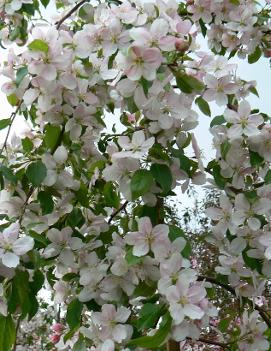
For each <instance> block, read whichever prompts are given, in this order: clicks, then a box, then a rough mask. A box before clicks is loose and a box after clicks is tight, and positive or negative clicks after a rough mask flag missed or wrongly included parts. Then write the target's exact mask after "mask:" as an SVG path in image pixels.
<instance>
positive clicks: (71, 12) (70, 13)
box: [56, 0, 88, 29]
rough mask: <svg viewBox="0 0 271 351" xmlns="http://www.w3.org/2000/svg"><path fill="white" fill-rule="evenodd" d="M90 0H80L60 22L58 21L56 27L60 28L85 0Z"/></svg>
mask: <svg viewBox="0 0 271 351" xmlns="http://www.w3.org/2000/svg"><path fill="white" fill-rule="evenodd" d="M87 1H88V0H81V1H79V2H78V3H77V4H76V5H75V6H74V7H73V8H72V9H71V10H70V11H69V12H67V13H66V15H65V16H63V17H62V18H61V19H60V20H59V21H58V22H56V29H59V28H60V26H61V24H62V23H63V22H65V21H66V19H68V18H69V17H70V16H71V15H72V14H73V13H74V12H75V11H77V10H78V9H79V7H81V6H82V5H83V4H84V3H85V2H87Z"/></svg>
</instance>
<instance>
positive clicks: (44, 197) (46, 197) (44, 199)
mask: <svg viewBox="0 0 271 351" xmlns="http://www.w3.org/2000/svg"><path fill="white" fill-rule="evenodd" d="M38 200H39V203H40V207H41V210H42V215H46V214H48V213H52V212H53V209H54V201H53V198H52V195H51V194H50V193H49V192H46V191H40V192H39V193H38Z"/></svg>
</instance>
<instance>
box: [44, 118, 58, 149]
mask: <svg viewBox="0 0 271 351" xmlns="http://www.w3.org/2000/svg"><path fill="white" fill-rule="evenodd" d="M60 135H61V128H60V126H58V125H55V124H47V126H46V127H45V135H44V142H45V145H46V147H47V148H48V149H50V150H51V151H53V150H55V148H56V146H57V144H58V141H59V137H60Z"/></svg>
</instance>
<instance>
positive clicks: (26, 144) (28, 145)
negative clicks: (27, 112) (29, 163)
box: [22, 137, 34, 153]
mask: <svg viewBox="0 0 271 351" xmlns="http://www.w3.org/2000/svg"><path fill="white" fill-rule="evenodd" d="M22 146H23V149H24V152H25V153H29V152H30V151H32V150H33V147H34V145H33V143H32V141H31V139H29V138H28V137H25V138H24V139H22Z"/></svg>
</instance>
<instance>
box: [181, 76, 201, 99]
mask: <svg viewBox="0 0 271 351" xmlns="http://www.w3.org/2000/svg"><path fill="white" fill-rule="evenodd" d="M176 83H177V86H178V88H179V89H180V90H181V91H182V92H184V93H186V94H192V93H193V92H194V93H200V92H201V91H202V90H203V89H204V84H203V83H202V82H201V81H199V80H198V79H197V78H194V77H193V76H189V75H187V74H185V73H177V74H176Z"/></svg>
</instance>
